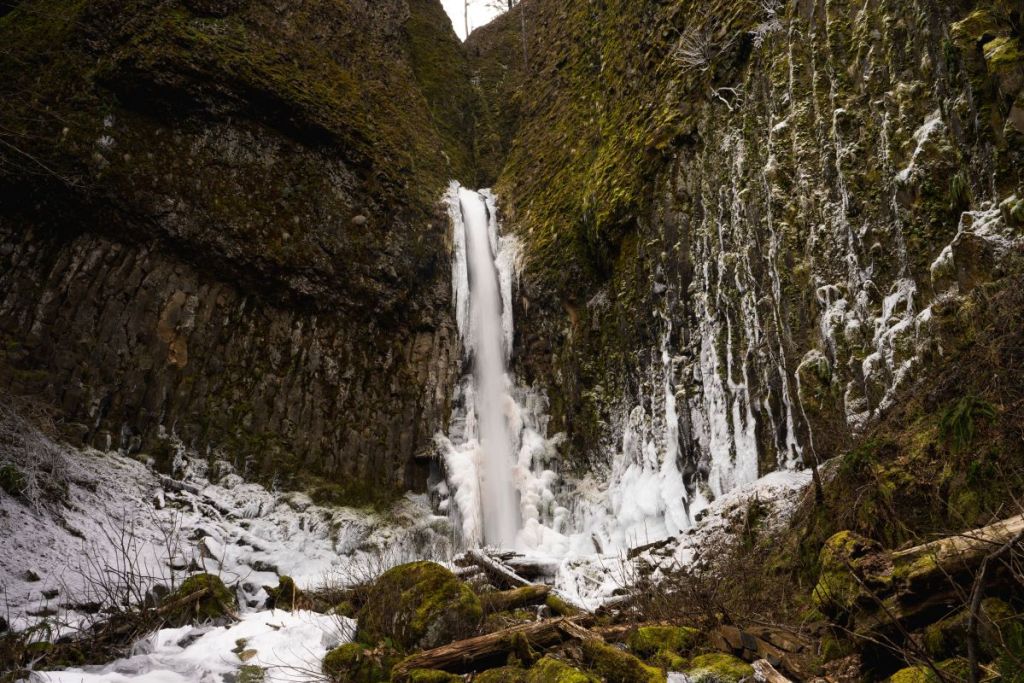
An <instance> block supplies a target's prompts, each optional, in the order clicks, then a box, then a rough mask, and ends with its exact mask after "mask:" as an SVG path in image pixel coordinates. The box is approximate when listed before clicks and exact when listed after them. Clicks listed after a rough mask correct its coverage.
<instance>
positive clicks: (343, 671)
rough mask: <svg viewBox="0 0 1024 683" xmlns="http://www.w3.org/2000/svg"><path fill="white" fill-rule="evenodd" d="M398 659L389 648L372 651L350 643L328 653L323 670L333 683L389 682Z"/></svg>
mask: <svg viewBox="0 0 1024 683" xmlns="http://www.w3.org/2000/svg"><path fill="white" fill-rule="evenodd" d="M398 659H399V656H398V654H397V653H395V652H394V651H392V650H390V649H388V648H379V649H375V650H371V649H368V648H365V647H363V646H362V645H359V644H358V643H348V644H347V645H342V646H341V647H336V648H334V649H333V650H331V651H330V652H328V653H327V656H326V657H324V661H323V665H322V669H323V672H324V673H325V674H326V675H327V676H328V677H329V678H330V680H331V681H332V683H377V682H378V681H386V680H388V678H389V677H390V675H391V668H392V667H393V666H394V665H395V664H396V663H397V662H398Z"/></svg>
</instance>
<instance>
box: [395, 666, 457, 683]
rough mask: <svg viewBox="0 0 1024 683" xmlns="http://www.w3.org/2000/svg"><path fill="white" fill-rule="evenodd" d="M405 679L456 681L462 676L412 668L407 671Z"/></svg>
mask: <svg viewBox="0 0 1024 683" xmlns="http://www.w3.org/2000/svg"><path fill="white" fill-rule="evenodd" d="M405 680H407V681H408V682H409V683H458V682H459V681H461V680H462V677H461V676H456V675H455V674H450V673H448V672H447V671H436V670H434V669H413V670H412V671H410V672H409V673H408V675H407V676H406V679H405Z"/></svg>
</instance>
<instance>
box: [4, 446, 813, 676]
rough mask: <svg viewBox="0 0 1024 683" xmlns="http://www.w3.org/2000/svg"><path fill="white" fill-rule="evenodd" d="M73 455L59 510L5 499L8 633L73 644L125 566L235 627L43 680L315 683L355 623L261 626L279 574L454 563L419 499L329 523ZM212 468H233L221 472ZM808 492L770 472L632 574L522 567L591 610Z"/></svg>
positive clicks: (612, 566)
mask: <svg viewBox="0 0 1024 683" xmlns="http://www.w3.org/2000/svg"><path fill="white" fill-rule="evenodd" d="M72 454H73V455H74V457H75V458H76V463H77V465H78V468H79V471H78V474H77V475H76V477H75V478H74V479H75V483H74V484H72V487H71V491H70V495H69V498H68V503H67V504H65V505H59V506H51V507H46V508H42V509H32V508H29V507H26V506H25V505H23V504H22V503H21V502H19V501H18V500H15V499H13V498H11V497H10V496H7V495H6V494H3V493H2V492H0V536H2V538H3V539H4V552H2V553H0V582H2V585H3V591H4V592H5V594H6V598H7V613H8V614H9V615H10V616H9V620H10V622H11V623H12V625H13V626H14V627H15V628H19V629H20V628H25V627H27V626H28V625H30V624H31V623H34V622H37V621H39V620H40V619H44V618H46V619H48V620H49V621H50V622H51V623H53V622H57V623H59V624H62V625H63V632H65V633H66V632H68V631H69V630H70V629H72V628H73V627H74V626H75V625H77V624H80V623H83V622H84V621H85V620H87V619H88V618H89V617H88V615H87V614H85V613H83V612H81V611H80V610H79V608H80V607H81V606H82V604H83V603H87V602H89V601H91V600H93V599H96V598H97V597H98V596H96V595H95V587H96V586H95V584H96V582H97V580H98V579H101V578H103V575H104V572H107V571H109V570H110V569H111V568H113V569H115V570H120V569H123V568H124V567H125V566H126V563H128V564H133V565H135V566H137V567H138V572H137V573H139V574H141V575H142V576H143V577H144V579H143V581H142V583H143V584H144V585H143V586H142V587H141V590H142V592H144V591H145V589H147V588H149V587H151V585H152V584H155V583H164V584H165V585H168V586H171V585H173V584H174V583H175V582H176V581H180V579H181V577H182V576H184V575H186V574H188V573H190V572H192V571H197V570H199V569H202V570H205V571H210V572H214V573H217V574H219V575H220V576H221V577H222V578H223V579H224V580H225V583H227V584H228V585H233V586H235V587H236V590H237V592H238V598H239V603H240V605H241V620H240V621H239V622H237V623H235V624H233V625H229V626H220V627H211V626H207V627H185V628H175V629H164V630H161V631H159V632H157V633H156V634H153V635H152V636H150V637H148V638H145V639H144V640H142V641H141V642H139V643H138V644H137V645H136V648H135V651H134V653H133V654H132V656H130V657H128V658H125V659H122V660H119V661H116V662H113V663H111V664H108V665H105V666H97V667H86V668H83V669H71V670H68V671H63V672H47V673H45V674H39V680H44V681H54V682H57V681H60V682H62V683H64V682H66V683H72V682H73V683H78V682H82V683H92V682H94V681H95V682H98V681H111V682H119V681H132V682H134V683H180V682H183V681H197V682H201V683H207V682H209V683H224V682H226V681H231V680H236V678H237V675H238V672H239V670H240V669H241V667H242V666H243V665H247V664H248V665H257V666H259V667H261V668H263V669H264V670H265V675H266V677H267V680H269V681H295V680H315V679H316V676H317V673H318V671H319V669H318V667H319V662H320V661H321V659H322V658H323V655H324V654H325V653H326V652H327V651H328V650H329V649H330V648H332V647H334V646H336V645H338V644H340V643H343V642H346V640H347V638H348V637H350V634H351V631H352V626H353V625H352V622H351V621H349V620H346V619H342V618H337V617H332V616H325V615H319V614H315V613H312V612H295V613H289V612H284V611H280V610H277V611H268V610H266V609H265V599H266V593H265V591H264V589H263V586H265V585H276V584H277V580H278V576H279V575H284V574H287V575H290V576H292V577H293V578H294V579H295V580H296V582H297V583H298V585H299V586H303V587H310V586H317V585H321V584H324V583H325V582H333V583H335V584H346V583H353V582H358V581H360V580H365V579H366V578H368V577H370V576H373V575H376V574H377V573H379V572H380V571H383V570H384V569H386V568H387V567H389V566H392V565H394V564H398V563H401V562H405V561H409V560H412V559H419V558H432V559H437V560H439V561H442V562H446V561H447V560H450V559H451V557H452V544H451V538H452V535H453V534H452V530H451V527H450V524H449V521H448V519H447V518H446V517H439V516H436V515H435V514H433V513H432V512H431V510H430V507H429V503H428V501H427V499H426V497H425V496H422V495H412V494H409V495H407V496H406V497H405V498H404V499H402V500H401V501H399V503H398V504H397V505H396V506H395V508H394V509H393V510H391V511H389V512H388V513H387V514H386V515H384V514H380V513H376V512H373V511H368V510H354V509H349V508H325V507H322V506H318V505H315V504H313V503H312V502H311V501H310V499H309V498H308V497H307V496H306V495H304V494H300V493H294V492H291V493H280V492H274V491H269V490H267V489H266V488H264V487H262V486H260V485H258V484H254V483H249V482H245V481H243V480H242V479H241V478H240V477H239V476H237V475H236V474H233V473H228V474H222V475H221V476H220V477H219V478H218V479H217V483H212V482H210V481H209V479H207V474H208V473H207V471H206V464H205V462H203V461H201V460H189V459H188V458H181V459H180V462H179V465H181V466H182V474H181V475H180V478H179V479H175V480H171V479H169V478H167V477H163V476H161V475H159V474H157V473H156V472H154V471H153V470H152V468H150V467H149V466H148V465H147V464H145V463H143V462H140V461H138V460H135V459H132V458H128V457H125V456H123V455H119V454H117V453H101V452H98V451H83V452H74V451H72ZM220 469H221V471H222V472H223V471H225V469H229V468H228V467H227V465H226V464H224V463H220ZM808 481H809V474H808V473H806V472H778V473H774V474H770V475H768V476H766V477H764V478H762V479H760V480H758V481H757V482H755V483H753V484H751V485H748V486H746V487H743V488H740V489H737V490H735V491H733V492H730V493H729V494H727V495H725V496H722V497H720V498H718V499H717V500H716V501H714V502H713V503H712V504H711V506H710V507H709V508H708V510H707V513H706V514H705V515H703V516H702V519H701V521H700V522H699V523H698V524H697V525H696V526H694V527H692V528H691V529H689V530H687V531H686V532H683V533H682V534H680V535H679V536H678V537H676V538H675V539H674V540H672V541H670V542H669V543H668V544H667V545H665V546H663V547H660V548H659V549H656V550H650V551H647V552H645V553H643V554H641V555H640V556H639V558H635V559H633V560H631V561H626V559H625V557H626V555H625V551H624V550H623V549H616V550H606V551H605V552H604V553H593V552H587V551H580V552H575V553H574V552H571V551H570V552H567V553H566V554H564V555H562V556H553V555H538V556H536V557H534V558H532V559H535V560H541V561H544V562H546V563H548V564H549V565H550V566H551V567H552V570H553V572H552V573H553V582H554V583H555V586H556V588H557V589H558V590H560V591H561V592H562V593H563V594H564V595H565V596H566V597H568V598H570V599H571V600H573V601H576V602H578V603H580V604H584V605H587V606H590V607H596V606H597V605H599V604H600V603H601V602H603V601H605V600H607V599H608V598H609V597H611V596H612V595H614V594H616V593H617V592H621V590H622V589H623V588H624V587H625V586H626V585H628V584H629V583H630V581H631V579H633V578H634V571H635V570H634V568H635V566H636V564H637V562H643V563H646V564H647V565H648V566H649V567H654V568H655V569H654V571H655V573H657V572H659V571H661V570H664V569H669V568H672V567H675V566H682V565H686V564H687V563H690V562H692V561H694V559H695V558H696V557H697V556H698V555H699V553H700V551H701V549H702V548H714V547H716V546H719V547H720V545H721V541H722V540H723V539H724V535H725V534H727V533H728V531H727V529H728V527H729V526H730V524H734V523H735V520H736V515H742V514H744V511H745V510H746V507H747V505H748V504H749V501H751V500H752V499H754V498H756V499H757V500H759V501H760V502H761V503H763V504H764V505H765V506H766V507H767V509H768V512H769V514H768V517H767V519H768V520H769V521H768V522H767V523H769V524H778V523H781V522H783V521H784V520H785V519H786V518H787V516H788V514H789V512H790V511H791V510H792V509H793V508H794V507H795V502H796V500H797V499H798V497H799V495H801V491H803V490H804V489H805V488H806V484H807V483H808ZM661 536H662V537H663V536H664V534H661ZM648 540H651V541H654V540H657V538H655V537H652V538H650V539H648ZM571 545H572V546H576V547H579V548H587V547H588V544H587V543H583V542H580V543H574V544H571ZM37 577H38V578H37ZM106 578H108V579H109V578H110V576H109V575H108V576H107V577H106ZM54 591H56V593H54ZM47 596H49V597H47Z"/></svg>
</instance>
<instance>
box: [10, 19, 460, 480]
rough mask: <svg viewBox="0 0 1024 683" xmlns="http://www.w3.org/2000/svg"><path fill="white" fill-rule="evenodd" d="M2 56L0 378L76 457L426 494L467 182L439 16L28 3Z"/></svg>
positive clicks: (445, 372)
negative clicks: (159, 460) (152, 461)
mask: <svg viewBox="0 0 1024 683" xmlns="http://www.w3.org/2000/svg"><path fill="white" fill-rule="evenodd" d="M0 43H2V44H3V45H4V49H3V50H2V51H0V73H2V74H3V75H4V77H3V78H2V79H0V143H2V146H0V339H2V346H0V349H2V350H0V385H2V386H3V388H4V389H5V390H6V391H8V392H10V393H13V394H16V395H22V396H30V397H34V398H42V399H44V400H46V401H47V402H49V403H50V404H52V405H53V406H54V407H56V409H57V417H58V418H59V419H60V421H61V426H62V430H63V432H64V434H65V436H66V437H67V438H69V439H70V440H71V441H72V442H73V443H75V444H90V445H93V446H97V447H102V448H120V449H123V450H125V451H128V452H136V451H139V450H142V451H144V452H147V453H163V454H164V457H166V458H170V457H172V453H171V451H172V450H173V449H172V446H171V444H170V442H169V440H168V437H169V436H170V435H175V436H177V437H179V438H180V439H181V440H182V441H183V442H184V443H185V444H186V445H188V446H190V447H193V448H197V449H205V448H216V449H219V450H221V451H222V452H225V453H227V454H228V455H230V456H231V457H233V458H234V459H235V460H236V461H237V462H238V463H239V464H240V465H242V466H243V467H244V471H246V472H248V473H250V474H251V475H255V476H260V477H263V478H266V479H273V480H275V481H279V482H283V483H301V482H302V478H303V477H305V476H306V475H309V474H324V475H329V476H330V477H331V478H333V479H334V480H335V481H339V482H343V483H344V484H345V486H342V488H341V490H340V493H339V495H340V496H341V497H342V498H345V497H347V496H348V495H349V494H351V495H352V496H354V497H356V498H359V497H360V496H363V495H365V494H366V493H367V492H376V491H377V490H378V489H379V490H384V491H390V490H398V489H401V488H403V487H406V486H414V487H415V486H419V485H422V482H423V480H424V477H425V472H424V471H423V467H422V466H419V465H417V464H416V460H415V456H416V455H417V454H421V453H423V452H424V451H426V450H429V449H430V447H431V439H432V437H433V434H434V432H435V431H436V430H437V429H438V427H439V425H441V424H443V423H444V421H445V420H446V419H447V415H448V407H447V405H448V401H449V396H450V393H451V385H452V383H453V379H454V375H455V374H456V373H457V371H458V369H459V368H458V363H459V360H458V359H459V348H458V343H457V340H456V331H455V326H454V320H453V319H452V316H451V295H450V283H449V274H450V266H449V248H448V244H449V226H448V222H447V218H446V215H445V212H444V210H443V208H442V207H440V204H439V202H440V199H441V196H442V193H443V191H444V189H445V187H446V186H447V183H448V181H449V180H450V179H451V178H453V177H456V178H460V179H463V180H465V182H471V181H472V178H473V174H474V163H473V160H472V155H473V150H472V146H471V144H470V143H469V142H467V140H468V139H469V138H468V137H467V136H465V135H464V134H463V130H464V129H465V128H466V127H467V126H468V125H469V124H468V123H467V121H465V120H464V119H465V118H466V117H467V116H468V115H469V114H468V112H470V111H471V107H470V106H469V105H468V104H467V102H468V101H470V100H471V98H472V97H473V93H472V91H471V90H470V87H469V72H468V68H467V63H466V60H465V58H464V56H463V54H462V52H461V47H460V45H459V42H458V40H457V38H456V37H455V35H454V33H453V32H452V30H451V25H450V23H449V22H448V19H447V17H446V16H445V14H444V12H443V10H442V9H441V6H440V3H438V2H436V1H435V0H408V1H406V0H385V1H383V2H381V1H377V0H374V1H373V2H369V1H363V0H350V1H344V2H317V1H315V0H308V1H302V2H291V3H285V4H281V3H274V2H261V1H258V0H252V1H246V0H186V1H184V2H177V1H174V2H169V1H163V0H138V1H133V2H131V3H129V6H125V5H124V3H116V2H105V1H103V2H88V3H83V2H77V1H73V0H45V1H44V2H33V3H18V4H17V5H16V6H15V8H14V9H13V10H12V11H10V12H8V13H6V14H5V16H3V17H2V18H0ZM165 464H166V463H165ZM348 484H353V486H348ZM363 484H367V485H366V486H363ZM375 495H376V493H375Z"/></svg>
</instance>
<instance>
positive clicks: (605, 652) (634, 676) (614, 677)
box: [583, 639, 665, 683]
mask: <svg viewBox="0 0 1024 683" xmlns="http://www.w3.org/2000/svg"><path fill="white" fill-rule="evenodd" d="M583 657H584V659H585V661H586V663H587V666H588V667H589V668H590V669H591V670H592V671H593V672H594V673H596V674H598V675H600V676H601V677H602V678H603V679H604V680H605V681H607V683H665V674H664V673H663V672H662V671H661V670H660V669H656V668H654V667H653V666H648V665H646V664H644V663H643V662H641V661H640V660H639V659H637V658H636V657H634V656H633V655H631V654H629V653H628V652H624V651H622V650H620V649H619V648H617V647H615V646H613V645H609V644H607V643H604V642H601V641H600V640H595V639H591V640H586V641H584V643H583Z"/></svg>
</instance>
